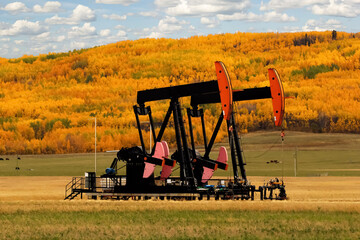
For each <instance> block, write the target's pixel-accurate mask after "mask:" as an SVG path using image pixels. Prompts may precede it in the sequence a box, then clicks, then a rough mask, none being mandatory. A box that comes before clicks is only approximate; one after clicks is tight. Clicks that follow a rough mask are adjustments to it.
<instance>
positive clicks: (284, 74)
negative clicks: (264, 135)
mask: <svg viewBox="0 0 360 240" xmlns="http://www.w3.org/2000/svg"><path fill="white" fill-rule="evenodd" d="M215 61H222V62H224V63H225V65H226V67H227V69H228V72H229V74H230V78H231V80H232V84H233V88H234V89H242V88H253V87H264V86H269V83H268V77H267V69H268V68H270V67H271V68H272V67H274V68H276V69H277V70H278V72H279V74H280V76H281V78H282V81H283V84H284V89H285V92H286V95H287V96H293V97H294V98H292V99H287V102H286V113H285V122H284V127H285V128H287V129H292V130H302V131H313V132H348V133H360V34H359V33H357V34H350V33H344V32H337V33H336V35H335V38H334V33H333V32H310V33H306V34H305V33H235V34H220V35H208V36H196V37H191V38H188V39H140V40H136V41H121V42H118V43H114V44H109V45H106V46H100V47H94V48H91V49H83V50H74V51H71V52H67V53H49V54H47V55H40V56H23V57H22V58H18V59H4V58H0V86H1V89H0V100H1V101H0V154H5V153H7V154H15V153H16V154H40V153H70V152H91V151H94V117H95V116H96V118H97V142H98V151H105V150H112V149H119V148H121V147H123V146H131V145H138V144H139V140H138V135H137V134H138V133H137V129H136V127H135V118H134V115H133V112H132V106H133V105H134V104H135V103H136V92H137V91H138V90H144V89H150V88H156V87H166V86H174V85H179V84H187V83H192V82H203V81H209V80H215V79H216V73H215V67H214V62H215ZM182 104H183V106H185V107H186V106H188V105H189V99H183V100H182ZM150 106H151V107H152V110H153V117H154V119H155V121H156V122H157V123H158V124H157V130H158V127H159V123H160V122H161V121H162V119H163V118H164V116H165V112H166V109H167V107H168V101H160V102H157V103H150ZM235 107H236V118H237V122H238V124H239V126H238V127H239V129H241V130H242V131H243V132H248V131H256V130H260V129H273V128H274V126H273V125H274V124H273V119H272V105H271V101H270V100H257V101H247V102H238V103H236V106H235ZM203 108H204V109H205V114H206V128H207V132H208V134H209V135H210V133H211V131H212V130H213V128H214V126H215V124H216V121H217V118H218V115H219V113H220V106H219V105H216V104H212V105H207V106H203ZM144 120H145V119H144ZM145 121H146V120H145ZM196 124H197V125H196ZM194 125H196V126H195V127H194V131H195V137H196V141H198V142H200V141H201V129H200V125H199V123H198V122H196V120H195V121H194ZM144 128H146V129H148V124H146V123H144ZM144 135H145V137H147V139H145V141H148V135H149V134H146V131H144ZM224 136H225V129H222V130H221V132H220V137H219V139H220V138H221V137H224ZM174 138H175V135H174V133H173V131H170V130H167V131H166V134H165V136H164V139H166V140H167V141H168V142H170V143H173V142H174Z"/></svg>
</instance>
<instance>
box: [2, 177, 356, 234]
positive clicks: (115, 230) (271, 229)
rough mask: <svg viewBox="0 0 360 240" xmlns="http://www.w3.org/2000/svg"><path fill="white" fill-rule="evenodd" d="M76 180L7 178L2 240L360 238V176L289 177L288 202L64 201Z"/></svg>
mask: <svg viewBox="0 0 360 240" xmlns="http://www.w3.org/2000/svg"><path fill="white" fill-rule="evenodd" d="M253 178H254V179H253V180H254V184H260V183H261V182H262V181H263V179H264V177H253ZM68 180H69V177H31V176H30V177H29V176H19V177H14V176H10V177H0V189H1V190H0V224H1V226H2V228H1V231H0V239H95V238H96V239H99V238H101V239H273V238H278V239H334V236H336V239H358V238H359V237H360V190H359V188H358V186H359V185H360V177H302V178H294V177H287V178H285V181H286V183H287V191H288V194H289V197H290V199H289V200H286V201H260V200H258V198H256V199H255V201H231V200H230V201H215V200H211V201H157V200H147V201H106V200H103V201H101V200H97V201H95V200H86V199H84V200H73V201H64V200H62V199H63V197H64V195H63V194H64V185H65V183H66V182H67V181H68Z"/></svg>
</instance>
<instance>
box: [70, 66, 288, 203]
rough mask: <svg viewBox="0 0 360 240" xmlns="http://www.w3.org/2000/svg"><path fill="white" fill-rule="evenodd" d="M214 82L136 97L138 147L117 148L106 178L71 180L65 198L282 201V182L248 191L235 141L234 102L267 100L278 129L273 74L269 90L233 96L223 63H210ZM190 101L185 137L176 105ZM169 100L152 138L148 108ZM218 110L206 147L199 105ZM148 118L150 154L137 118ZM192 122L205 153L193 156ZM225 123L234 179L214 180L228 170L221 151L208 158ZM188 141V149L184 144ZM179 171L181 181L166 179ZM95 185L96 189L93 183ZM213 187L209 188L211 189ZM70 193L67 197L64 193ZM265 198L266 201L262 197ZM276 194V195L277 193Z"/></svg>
mask: <svg viewBox="0 0 360 240" xmlns="http://www.w3.org/2000/svg"><path fill="white" fill-rule="evenodd" d="M215 68H216V75H217V80H214V81H207V82H199V83H192V84H185V85H179V86H172V87H164V88H157V89H149V90H143V91H138V92H137V104H136V105H134V106H133V109H134V114H135V119H136V124H137V129H138V132H139V139H140V144H141V145H140V146H134V147H130V148H126V147H124V148H122V149H121V150H120V151H118V152H117V157H116V158H115V159H114V161H113V162H112V164H111V166H110V167H109V168H107V169H106V174H104V175H102V176H101V177H100V178H97V177H96V176H95V175H94V174H93V173H88V175H87V176H86V177H85V178H78V179H76V178H74V179H73V180H72V182H70V183H69V184H68V185H67V187H66V189H67V190H66V193H65V198H66V199H72V198H74V197H75V196H76V195H79V194H81V196H82V194H83V193H86V194H87V195H88V196H91V197H92V198H97V197H101V198H116V199H124V200H127V199H129V198H133V199H141V198H143V199H149V198H151V197H156V198H159V199H165V198H167V199H188V200H191V199H196V198H198V199H203V198H204V197H205V198H206V199H211V198H214V199H216V200H218V199H251V200H254V193H255V192H259V193H260V199H261V200H263V199H277V200H283V199H286V192H285V185H284V183H283V182H279V181H276V182H274V181H270V182H269V183H270V184H267V185H264V186H259V187H258V188H256V186H254V185H251V184H250V182H249V181H248V179H247V176H246V171H245V162H244V158H243V152H242V150H241V145H240V141H239V133H238V130H237V125H236V122H235V117H234V114H235V112H234V102H237V101H246V100H255V99H266V98H271V99H272V103H273V112H274V122H275V126H281V124H282V120H283V116H284V110H285V97H284V90H283V87H282V83H281V80H280V77H279V75H278V73H277V71H276V70H275V69H273V68H271V69H268V73H269V80H270V87H261V88H250V89H243V90H233V89H232V85H231V81H230V77H229V74H228V72H227V70H226V68H225V65H224V64H223V63H222V62H215ZM183 97H190V98H191V100H190V106H191V107H189V108H187V109H186V114H187V119H188V125H189V126H188V133H187V132H186V129H185V124H184V117H183V111H182V107H181V104H180V99H181V98H183ZM160 100H170V102H169V107H168V110H167V112H166V115H165V117H164V120H163V122H162V124H161V127H160V130H159V132H158V133H157V134H156V132H155V127H154V120H153V118H152V111H151V108H150V106H146V104H147V103H148V102H154V101H160ZM214 103H220V104H221V110H222V111H221V113H220V116H219V118H218V121H217V124H216V126H215V129H214V131H213V133H212V135H211V138H210V141H209V142H208V140H207V136H206V131H205V119H204V110H203V109H202V108H201V107H200V105H205V104H214ZM141 115H147V116H148V118H149V123H150V126H151V128H150V129H151V135H152V137H153V139H154V140H155V142H154V144H153V146H152V148H151V151H150V152H147V151H146V148H145V143H144V138H143V133H142V128H141V122H140V118H139V116H141ZM171 115H173V117H172V121H173V124H172V125H173V128H174V130H175V137H176V150H175V152H174V153H172V154H171V155H170V153H169V147H168V145H167V142H166V141H164V140H163V135H164V131H165V129H166V128H167V126H168V125H169V122H170V119H171ZM192 118H200V119H201V125H202V126H201V127H202V133H203V143H204V149H205V153H204V154H203V155H202V154H200V153H199V152H198V151H197V150H196V146H195V140H194V134H193V125H192ZM224 121H225V122H226V125H227V133H228V141H229V147H230V155H231V164H232V170H233V174H232V175H233V179H231V180H224V179H213V178H212V176H213V174H214V171H215V170H217V169H222V170H227V169H228V154H227V149H226V148H225V147H220V150H219V154H218V158H217V159H212V158H211V157H210V153H211V151H212V148H213V146H214V143H215V139H216V137H217V135H218V132H219V130H220V127H221V125H222V123H223V122H224ZM188 136H190V143H188ZM119 162H124V163H125V165H124V167H125V166H126V175H118V174H117V170H118V166H117V165H118V163H119ZM176 165H178V166H179V169H180V174H179V175H180V176H171V175H172V173H173V169H174V168H175V166H176ZM156 166H161V167H162V170H161V174H160V176H155V174H154V170H155V167H156ZM98 180H99V181H100V183H98ZM214 182H215V184H212V183H214ZM69 192H70V193H69ZM267 192H268V193H269V195H268V196H267ZM277 192H278V193H277Z"/></svg>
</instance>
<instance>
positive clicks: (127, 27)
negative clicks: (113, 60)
mask: <svg viewBox="0 0 360 240" xmlns="http://www.w3.org/2000/svg"><path fill="white" fill-rule="evenodd" d="M359 15H360V0H302V1H292V0H263V1H259V0H216V1H215V0H148V1H144V0H90V1H79V0H72V1H45V0H44V1H43V0H40V1H33V0H19V1H7V0H2V1H1V2H0V57H5V58H16V57H21V56H23V55H25V54H26V55H38V54H40V53H45V54H47V53H50V52H67V51H69V50H73V49H80V48H88V47H93V46H98V45H103V44H108V43H113V42H118V41H122V40H127V39H129V40H135V39H139V38H161V37H165V38H186V37H190V36H194V35H207V34H217V33H234V32H238V31H240V32H297V31H313V30H315V31H324V30H334V29H335V30H337V31H346V32H354V33H355V32H360V24H359V23H360V17H359Z"/></svg>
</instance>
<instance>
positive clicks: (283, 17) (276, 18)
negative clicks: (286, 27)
mask: <svg viewBox="0 0 360 240" xmlns="http://www.w3.org/2000/svg"><path fill="white" fill-rule="evenodd" d="M217 17H218V18H219V19H220V20H221V21H235V20H237V21H242V20H243V21H250V22H255V21H257V22H293V21H295V20H296V19H295V17H293V16H288V15H287V14H286V13H277V12H275V11H272V12H266V13H264V14H260V15H258V14H255V13H252V12H249V13H234V14H232V15H224V14H218V15H217Z"/></svg>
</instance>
